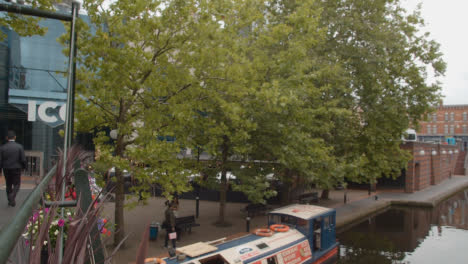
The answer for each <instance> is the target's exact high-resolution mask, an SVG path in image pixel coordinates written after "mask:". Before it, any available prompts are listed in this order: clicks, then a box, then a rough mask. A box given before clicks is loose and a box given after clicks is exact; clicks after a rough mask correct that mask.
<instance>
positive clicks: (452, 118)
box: [450, 112, 455, 121]
mask: <svg viewBox="0 0 468 264" xmlns="http://www.w3.org/2000/svg"><path fill="white" fill-rule="evenodd" d="M450 121H455V113H454V112H452V113H450Z"/></svg>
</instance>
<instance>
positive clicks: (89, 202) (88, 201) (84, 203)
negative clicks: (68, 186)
mask: <svg viewBox="0 0 468 264" xmlns="http://www.w3.org/2000/svg"><path fill="white" fill-rule="evenodd" d="M75 186H76V197H79V199H80V204H81V206H80V207H81V208H83V210H86V209H88V208H89V207H90V206H93V197H92V195H91V189H90V187H89V179H88V172H87V171H86V170H84V169H78V170H76V171H75ZM90 236H91V237H92V240H93V241H92V245H93V252H94V263H104V259H105V258H104V249H103V244H102V241H101V235H100V232H99V230H98V227H97V224H95V225H94V227H93V228H92V229H91V233H90Z"/></svg>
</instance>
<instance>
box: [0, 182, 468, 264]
mask: <svg viewBox="0 0 468 264" xmlns="http://www.w3.org/2000/svg"><path fill="white" fill-rule="evenodd" d="M2 178H3V176H2ZM23 181H24V183H23V185H22V190H21V192H20V194H19V196H18V205H17V206H16V207H15V208H11V207H7V202H6V195H5V191H4V184H3V182H2V180H0V209H1V210H2V217H1V218H0V227H1V226H2V225H3V224H6V223H8V222H9V221H10V220H11V218H12V217H13V216H14V215H15V213H16V210H17V209H18V208H19V205H20V204H21V202H22V200H23V199H24V198H25V196H26V195H27V194H28V193H29V190H28V188H30V187H33V186H34V183H33V182H27V181H28V179H23ZM467 188H468V177H466V176H454V177H452V178H451V179H448V180H445V181H443V182H442V183H440V184H439V185H436V186H430V187H429V188H427V189H425V190H423V191H420V192H416V193H413V194H407V193H403V192H402V191H390V190H379V191H377V192H376V193H372V194H371V195H370V196H369V195H368V192H367V190H347V191H346V195H347V203H346V204H345V203H344V199H343V198H344V194H345V191H344V190H334V191H331V192H330V199H329V200H321V201H320V202H319V205H321V206H326V207H333V208H336V210H337V227H338V229H339V230H340V229H341V230H343V229H344V228H348V227H350V226H352V224H353V223H356V221H357V220H359V219H366V217H368V216H370V215H372V214H375V213H377V212H378V211H379V210H383V209H384V208H387V207H388V206H389V205H391V204H399V205H402V204H403V205H419V206H432V205H434V204H437V203H438V202H440V201H442V200H444V199H445V198H447V197H449V196H451V195H453V194H454V193H456V192H458V191H461V190H463V189H467ZM376 197H377V199H376ZM164 201H165V200H164V199H163V198H160V197H156V198H154V197H153V198H151V199H149V200H148V201H147V203H146V204H143V203H137V202H136V201H135V200H128V201H127V202H128V203H129V204H130V203H132V202H133V203H134V207H133V208H127V209H126V210H125V229H126V232H127V234H129V237H128V239H127V241H126V247H125V248H122V249H121V250H119V251H118V252H117V254H116V255H115V256H114V263H116V264H120V263H122V264H124V263H125V264H126V263H130V262H132V261H134V260H135V256H136V252H137V248H138V246H139V243H140V241H141V240H142V239H147V238H142V234H143V232H144V230H145V228H146V226H147V225H148V224H150V223H151V222H159V223H162V220H163V218H164V208H165V206H164ZM243 207H245V204H242V203H228V204H226V215H225V218H226V219H227V221H228V222H230V223H231V226H229V227H224V228H221V227H215V226H214V225H213V224H212V223H213V222H214V221H215V220H216V219H217V217H218V213H219V204H218V203H217V202H209V201H200V211H199V212H200V216H199V218H198V219H197V220H196V221H197V223H199V224H200V225H201V226H200V227H195V228H193V230H192V233H190V234H186V233H184V234H182V236H181V239H180V241H178V242H177V246H178V247H180V246H185V245H188V244H192V243H195V242H199V241H211V240H216V239H219V238H222V237H225V236H228V235H231V234H235V233H239V232H245V230H246V220H245V217H246V215H245V214H244V213H242V212H241V209H242V208H243ZM113 209H114V203H106V205H105V208H104V215H105V217H107V218H108V219H109V220H111V221H112V220H113ZM178 215H179V216H186V215H195V201H194V200H180V209H179V211H178ZM266 223H267V219H266V216H256V217H254V218H253V219H252V220H251V223H250V227H251V229H254V228H256V227H261V226H265V225H266ZM164 233H165V232H164V231H163V232H160V233H159V235H158V238H157V240H156V241H150V244H149V249H148V256H158V255H161V254H164V253H166V250H165V249H163V248H162V246H163V244H164ZM111 239H112V237H109V238H108V239H107V241H106V243H107V244H108V245H109V248H108V251H109V252H110V251H111V246H110V245H111V244H112V240H111Z"/></svg>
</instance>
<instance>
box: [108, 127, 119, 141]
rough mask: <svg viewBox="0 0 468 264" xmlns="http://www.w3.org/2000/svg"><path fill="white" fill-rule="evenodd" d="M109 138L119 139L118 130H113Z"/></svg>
mask: <svg viewBox="0 0 468 264" xmlns="http://www.w3.org/2000/svg"><path fill="white" fill-rule="evenodd" d="M109 136H110V138H112V139H113V140H116V139H117V136H118V130H117V129H112V130H111V131H110V132H109Z"/></svg>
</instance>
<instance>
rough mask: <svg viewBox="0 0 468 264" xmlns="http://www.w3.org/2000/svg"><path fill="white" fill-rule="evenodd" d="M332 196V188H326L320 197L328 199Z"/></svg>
mask: <svg viewBox="0 0 468 264" xmlns="http://www.w3.org/2000/svg"><path fill="white" fill-rule="evenodd" d="M329 196H330V190H329V189H325V190H323V191H322V195H320V199H328V198H329Z"/></svg>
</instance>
